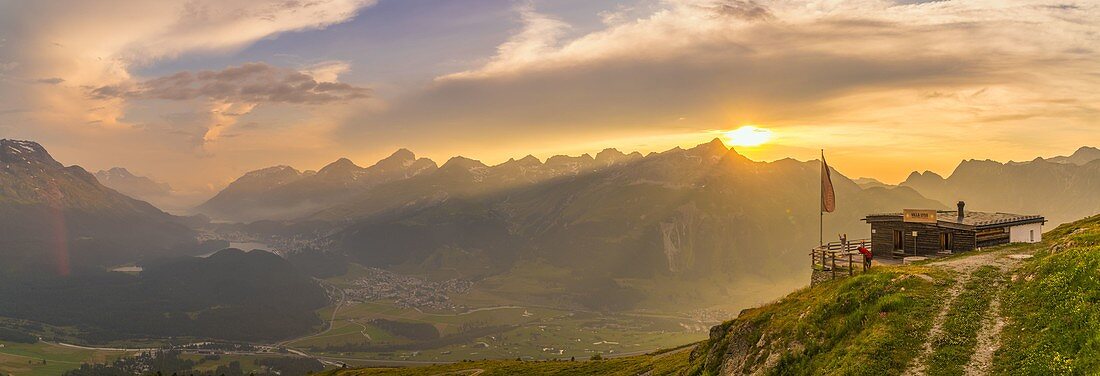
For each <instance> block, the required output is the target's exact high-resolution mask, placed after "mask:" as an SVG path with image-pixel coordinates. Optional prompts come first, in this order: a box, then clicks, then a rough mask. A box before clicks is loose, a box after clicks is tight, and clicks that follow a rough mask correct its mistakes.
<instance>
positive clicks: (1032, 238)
mask: <svg viewBox="0 0 1100 376" xmlns="http://www.w3.org/2000/svg"><path fill="white" fill-rule="evenodd" d="M1029 232H1030V233H1031V240H1029V241H1030V242H1032V243H1034V242H1035V230H1030V231H1029Z"/></svg>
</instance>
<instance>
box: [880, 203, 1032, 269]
mask: <svg viewBox="0 0 1100 376" xmlns="http://www.w3.org/2000/svg"><path fill="white" fill-rule="evenodd" d="M965 205H966V204H965V203H964V202H962V201H959V203H958V210H957V211H948V210H921V209H906V210H905V211H903V212H901V213H885V214H872V215H868V216H867V217H866V218H864V219H863V220H864V221H866V222H867V223H868V224H870V225H871V249H872V250H873V251H874V253H875V257H884V256H891V257H905V256H929V255H936V254H950V253H955V252H966V251H969V250H972V249H975V248H981V247H989V246H994V245H1000V244H1007V243H1018V242H1024V243H1034V242H1039V241H1041V240H1042V239H1043V224H1044V223H1046V219H1045V218H1043V217H1042V216H1039V215H1019V214H1010V213H987V212H976V211H966V210H964V209H965Z"/></svg>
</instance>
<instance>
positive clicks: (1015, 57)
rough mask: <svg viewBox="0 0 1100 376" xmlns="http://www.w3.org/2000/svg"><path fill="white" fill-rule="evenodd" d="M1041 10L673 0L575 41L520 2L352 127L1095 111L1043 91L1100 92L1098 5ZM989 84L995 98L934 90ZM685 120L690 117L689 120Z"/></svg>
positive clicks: (520, 128)
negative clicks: (440, 69)
mask: <svg viewBox="0 0 1100 376" xmlns="http://www.w3.org/2000/svg"><path fill="white" fill-rule="evenodd" d="M1037 4H1043V3H1042V2H1039V1H978V2H953V1H952V2H926V3H921V4H901V5H899V4H897V3H895V2H893V1H810V2H804V1H778V0H777V1H739V0H733V1H730V0H722V1H714V0H682V1H672V0H669V1H664V2H662V3H660V6H659V7H658V8H657V9H655V10H653V11H652V12H651V13H650V14H648V15H646V16H642V17H636V18H634V19H633V20H626V19H624V18H623V17H618V16H614V17H611V19H610V20H605V27H604V28H602V29H600V30H595V31H592V32H588V33H583V34H580V35H576V36H570V35H569V34H568V33H565V32H564V31H566V30H570V26H569V25H568V24H565V23H563V22H562V21H560V20H558V19H556V18H554V17H553V16H550V15H544V14H540V13H539V12H538V11H537V10H535V9H534V8H532V7H530V6H524V7H520V8H518V9H517V10H516V14H517V15H518V17H519V19H520V20H521V22H522V24H523V27H521V28H519V29H518V31H517V32H516V33H515V34H513V35H512V36H511V37H510V38H509V39H508V40H507V41H506V42H504V43H502V44H501V45H500V46H499V47H498V49H497V52H496V54H494V55H493V56H492V57H491V58H490V59H489V60H488V61H487V62H485V63H484V64H481V65H478V66H475V67H473V68H470V69H468V70H464V71H460V72H454V73H450V74H445V75H442V76H440V77H438V78H437V79H436V80H435V81H434V82H433V83H432V84H431V85H430V86H428V87H426V88H424V89H423V90H421V91H419V92H417V93H414V94H411V95H408V96H406V97H404V98H398V99H396V100H394V101H392V102H391V105H390V106H389V107H388V109H387V110H384V111H372V112H364V113H361V114H359V116H355V117H352V118H350V119H349V120H348V121H347V123H346V125H345V127H344V132H345V134H346V135H349V137H351V138H354V136H362V135H364V134H371V135H372V137H385V136H387V135H386V134H385V133H386V132H385V131H384V130H385V129H388V128H397V129H400V132H397V131H394V132H390V134H391V135H392V136H391V137H394V139H397V138H399V137H403V136H402V135H406V134H432V135H434V136H437V137H438V138H439V139H440V140H446V141H440V142H452V143H473V144H475V145H479V146H492V145H493V144H494V143H500V142H517V143H523V144H525V145H532V144H540V145H541V144H549V143H559V144H560V143H568V142H574V141H577V140H578V139H579V138H587V139H589V140H591V141H597V140H599V139H600V138H603V139H613V138H616V137H621V135H622V134H626V133H634V134H639V133H640V134H675V133H678V132H699V131H701V130H705V129H722V128H728V127H736V126H738V125H741V124H745V123H754V122H760V123H764V124H767V125H768V126H773V127H794V126H802V125H806V124H814V125H815V126H818V127H822V128H826V127H833V126H837V127H840V126H844V127H850V126H854V125H855V124H858V125H859V126H867V127H873V126H883V127H887V126H892V127H897V126H906V127H910V126H911V127H918V128H917V129H925V130H927V131H928V132H929V133H930V136H929V137H934V135H932V134H931V133H935V131H934V130H933V129H934V128H935V127H931V128H929V127H920V125H921V124H940V123H947V124H974V126H981V124H987V123H988V124H989V125H992V120H994V119H997V118H993V117H990V115H994V114H996V113H1016V112H1017V111H1023V110H1017V109H1024V108H1026V109H1027V112H1028V113H1036V112H1039V113H1046V114H1049V115H1051V116H1055V114H1057V115H1056V116H1057V117H1059V118H1060V119H1062V120H1064V121H1067V122H1073V123H1077V124H1084V123H1087V122H1088V121H1089V119H1090V118H1091V117H1092V116H1093V115H1092V114H1093V113H1094V112H1093V111H1094V110H1095V108H1094V107H1095V106H1081V103H1074V104H1069V103H1051V102H1047V101H1043V100H1042V98H1051V97H1075V96H1082V97H1089V98H1093V99H1097V95H1096V93H1095V90H1091V89H1090V88H1089V87H1090V86H1093V87H1094V85H1096V84H1098V82H1097V80H1098V79H1100V77H1096V76H1094V75H1093V76H1090V74H1089V72H1096V71H1100V66H1098V64H1097V62H1098V61H1100V59H1097V56H1095V53H1093V52H1091V51H1092V48H1091V46H1093V45H1097V44H1098V43H1100V41H1098V40H1097V39H1098V35H1100V34H1098V33H1096V32H1095V27H1094V26H1090V25H1089V24H1088V21H1087V20H1089V19H1095V17H1097V16H1098V14H1097V11H1098V8H1097V7H1095V6H1093V7H1087V8H1085V7H1082V8H1081V9H1073V8H1062V7H1059V8H1057V9H1049V8H1044V7H1042V6H1038V5H1037ZM606 18H607V17H605V19H606ZM1036 25H1039V26H1036ZM1067 51H1077V52H1080V53H1083V54H1084V56H1081V55H1079V54H1078V53H1069V52H1067ZM1087 77H1093V78H1091V79H1088V78H1087ZM1083 78H1085V79H1083ZM984 87H989V88H991V91H992V92H996V93H998V95H997V96H988V97H987V96H982V97H981V98H970V99H966V100H950V101H946V100H945V101H934V102H933V101H928V100H927V99H926V98H925V95H926V94H927V93H929V92H940V93H945V94H946V95H951V96H952V97H955V96H954V95H953V93H958V92H974V91H976V90H978V89H980V88H984ZM1086 102H1087V101H1086ZM1088 107H1093V108H1092V109H1090V108H1088ZM685 114H690V119H691V121H678V119H680V118H682V117H684V115H685ZM1000 119H1004V118H1003V117H1002V118H1000ZM1015 119H1017V120H1020V121H1025V120H1028V119H1030V121H1036V120H1037V119H1039V118H1035V117H1031V118H1025V117H1023V116H1019V117H1015ZM996 123H998V124H1000V123H1004V121H997V122H996ZM901 124H904V125H901ZM998 126H1000V125H998ZM1012 126H1013V127H1016V128H1014V129H1016V130H1018V129H1020V128H1022V127H1024V126H1025V125H1024V124H1023V123H1016V124H1013V125H1012ZM429 129H430V130H431V132H426V131H427V130H429ZM1016 130H1013V131H1016ZM487 134H492V135H493V137H486V136H485V135H487ZM490 140H491V141H490Z"/></svg>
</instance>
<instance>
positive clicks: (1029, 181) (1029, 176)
mask: <svg viewBox="0 0 1100 376" xmlns="http://www.w3.org/2000/svg"><path fill="white" fill-rule="evenodd" d="M1097 160H1100V150H1098V149H1096V148H1092V147H1082V148H1080V149H1078V150H1077V151H1076V152H1074V153H1073V154H1072V155H1070V156H1062V157H1054V158H1050V159H1043V158H1035V159H1034V160H1031V161H1027V162H1010V163H1000V162H996V161H992V160H977V159H970V160H965V161H962V162H960V163H959V165H958V166H957V167H956V168H955V170H954V171H953V172H952V173H951V175H949V176H948V177H947V178H944V177H942V176H940V175H938V174H936V173H933V172H930V171H925V172H924V173H917V172H916V171H914V172H913V173H912V174H910V175H909V177H908V178H907V179H906V180H905V181H904V182H902V183H901V185H902V186H905V187H910V188H913V189H915V190H917V191H918V192H920V193H921V194H922V195H924V196H926V197H929V198H932V199H935V200H938V201H940V202H944V203H949V202H956V201H960V200H962V201H966V203H967V207H972V208H974V210H983V211H1003V212H1011V213H1018V214H1042V215H1044V216H1045V217H1046V218H1047V219H1049V220H1050V224H1051V225H1058V224H1061V223H1065V222H1070V221H1074V220H1077V219H1081V218H1084V217H1086V216H1089V215H1092V214H1095V213H1098V212H1100V162H1097Z"/></svg>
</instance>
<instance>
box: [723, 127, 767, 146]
mask: <svg viewBox="0 0 1100 376" xmlns="http://www.w3.org/2000/svg"><path fill="white" fill-rule="evenodd" d="M725 135H726V140H727V143H728V144H730V145H732V146H760V145H763V144H764V143H766V142H768V141H769V140H771V139H772V131H770V130H767V129H764V128H758V127H756V126H752V125H746V126H743V127H741V128H737V129H734V130H732V131H729V132H726V134H725Z"/></svg>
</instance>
